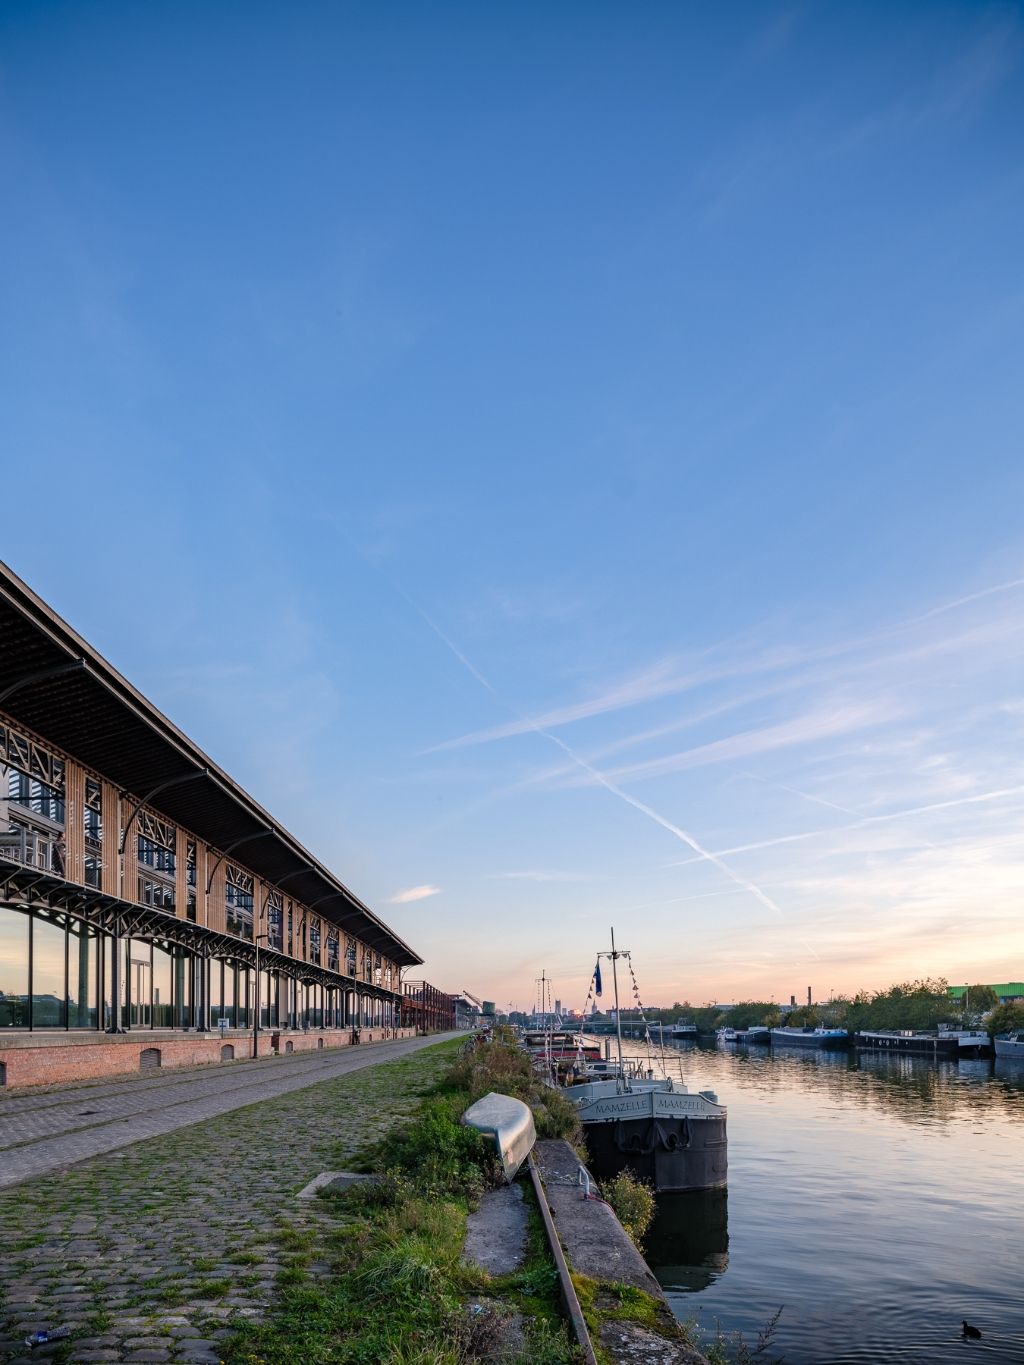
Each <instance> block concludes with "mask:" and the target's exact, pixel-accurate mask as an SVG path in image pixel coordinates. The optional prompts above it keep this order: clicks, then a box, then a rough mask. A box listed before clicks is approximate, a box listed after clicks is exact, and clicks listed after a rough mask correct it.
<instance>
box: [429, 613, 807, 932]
mask: <svg viewBox="0 0 1024 1365" xmlns="http://www.w3.org/2000/svg"><path fill="white" fill-rule="evenodd" d="M406 600H407V601H408V602H409V603H410V605H411V606H413V608H414V609H415V610H416V611H417V613H418V614H419V615H420V617H421V618H422V619H423V621H425V622H426V624H427V625H428V626H429V627H430V629H431V630H432V631H433V632H434V633H435V634H436V635H437V637H438V639H440V640H441V641H442V642H443V643H444V644H445V645H446V646H447V648H448V649H450V650H451V652H452V653H453V654H454V655H455V657H456V658H457V659H458V660H459V662H460V663H461V664H462V665H463V667H464V668H466V669H467V670H468V671H469V672H470V673H471V674H472V676H473V677H474V678H476V680H477V682H479V683H480V685H481V686H482V687H484V688H485V689H486V690H487V691H488V692H490V694H491V695H492V696H493V697H494V698H495V699H496V700H499V701H500V700H501V699H500V697H499V695H498V692H497V690H496V689H495V688H494V687H493V686H492V685H491V683H490V682H488V680H487V679H486V678H485V677H484V675H483V674H482V673H481V672H480V670H479V669H478V668H477V667H476V666H475V665H474V664H473V663H471V662H470V660H469V659H467V657H466V656H465V654H463V652H462V651H461V650H460V649H459V648H458V647H457V646H456V645H455V644H453V642H452V641H451V640H450V639H449V638H448V636H447V635H445V633H444V632H443V631H442V630H441V628H440V627H439V626H438V625H437V624H436V623H435V622H434V621H432V620H431V618H430V617H429V616H428V615H427V613H426V612H425V611H423V609H422V608H421V607H418V606H417V605H416V604H415V603H414V602H413V601H412V599H411V598H409V597H408V596H407V597H406ZM507 709H509V710H512V709H514V708H511V707H508V708H507ZM521 719H522V718H521ZM527 723H528V724H529V727H530V729H532V730H533V731H534V732H535V733H536V734H538V735H539V736H541V738H543V739H546V740H548V741H549V742H550V743H551V744H554V745H556V746H557V747H558V748H559V749H561V750H562V752H563V753H564V754H566V756H567V757H568V758H570V759H571V760H572V762H573V763H575V764H577V765H578V766H579V767H580V768H582V769H583V770H584V771H585V772H587V773H589V774H590V776H591V777H592V778H593V779H594V781H595V782H597V783H599V784H600V785H601V786H602V787H604V789H605V790H606V791H607V792H608V793H609V794H610V795H612V796H615V797H618V799H619V800H620V801H624V802H625V803H626V805H628V806H632V807H633V809H634V810H636V811H638V812H639V813H640V814H641V815H645V816H646V817H647V818H648V819H649V820H652V821H653V822H654V823H655V824H656V825H660V826H661V828H662V829H664V830H665V831H666V832H667V833H669V834H671V835H672V836H673V837H674V838H676V839H678V840H680V842H681V843H684V844H686V845H687V846H688V847H689V848H691V849H692V850H693V851H694V853H696V854H697V855H698V857H699V858H702V859H704V860H706V861H707V862H709V863H711V864H712V865H713V866H715V867H717V868H718V870H719V871H720V872H722V873H723V874H724V875H725V876H726V877H728V878H729V880H730V881H732V882H734V883H735V884H736V885H737V886H741V887H743V889H744V890H746V891H749V892H750V894H751V895H752V896H753V897H754V898H755V899H756V900H758V901H760V902H761V904H762V905H763V906H764V907H765V908H766V909H768V910H771V911H772V912H773V913H774V914H776V915H778V916H779V917H780V918H783V919H784V918H785V915H784V913H783V911H782V909H781V908H780V907H779V906H778V905H776V903H775V901H773V900H772V898H771V897H770V896H769V895H767V894H766V893H765V892H764V891H763V890H762V889H761V887H759V886H758V885H757V883H756V882H754V881H752V880H751V879H750V878H749V877H745V876H743V875H742V873H739V872H736V871H735V870H734V869H733V868H731V867H729V865H728V864H727V863H725V862H723V861H722V859H721V857H720V856H719V855H718V854H716V853H712V852H711V851H710V850H708V849H706V848H704V847H703V846H702V845H701V843H700V842H699V841H698V840H697V839H696V838H695V837H694V836H693V835H692V834H690V833H689V832H688V831H687V830H685V829H683V828H682V827H681V826H680V825H677V824H674V823H673V822H672V821H671V820H668V819H666V817H665V816H664V815H661V814H659V813H658V811H656V810H655V809H654V808H653V807H652V806H649V805H647V803H646V802H644V801H641V800H639V799H638V798H637V797H635V796H633V795H632V794H631V793H630V792H627V791H625V790H624V789H623V788H622V787H619V786H618V785H617V784H616V783H615V782H613V781H612V780H611V779H610V778H608V777H606V776H605V775H604V774H603V773H601V772H599V771H598V769H596V768H594V767H593V766H592V765H591V764H589V763H588V762H587V761H586V760H585V759H583V758H581V757H580V755H579V754H577V753H575V752H574V750H572V749H571V748H570V747H569V745H568V744H566V742H565V741H564V740H563V739H560V738H559V737H558V735H555V734H552V733H551V732H550V731H548V730H545V729H543V728H542V727H541V726H540V725H538V724H537V723H536V722H527ZM801 942H803V943H804V946H805V948H806V949H807V951H808V952H809V953H810V954H811V956H812V957H815V958H816V957H817V956H818V954H817V952H816V951H815V949H814V948H813V947H812V946H811V945H810V944H809V943H807V942H806V940H801Z"/></svg>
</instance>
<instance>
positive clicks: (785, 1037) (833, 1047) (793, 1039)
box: [772, 1029, 850, 1052]
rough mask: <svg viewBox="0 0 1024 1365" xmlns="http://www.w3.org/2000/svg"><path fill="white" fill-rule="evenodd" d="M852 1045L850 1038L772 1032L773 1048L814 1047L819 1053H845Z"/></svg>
mask: <svg viewBox="0 0 1024 1365" xmlns="http://www.w3.org/2000/svg"><path fill="white" fill-rule="evenodd" d="M849 1045H850V1043H849V1039H848V1038H823V1037H822V1036H821V1034H813V1033H786V1034H779V1033H778V1032H776V1030H774V1029H773V1030H772V1047H813V1048H817V1049H818V1051H819V1052H843V1051H845V1050H846V1048H848V1047H849Z"/></svg>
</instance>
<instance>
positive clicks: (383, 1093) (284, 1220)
mask: <svg viewBox="0 0 1024 1365" xmlns="http://www.w3.org/2000/svg"><path fill="white" fill-rule="evenodd" d="M434 1041H436V1040H435V1039H425V1040H403V1041H402V1042H398V1043H394V1044H385V1045H374V1047H373V1049H372V1050H371V1049H366V1051H362V1050H361V1049H353V1050H352V1051H351V1052H350V1051H348V1050H347V1049H346V1050H344V1051H342V1050H339V1051H335V1052H327V1053H319V1054H317V1053H306V1054H296V1055H295V1058H294V1059H293V1058H292V1057H289V1058H288V1060H287V1062H284V1061H283V1059H282V1061H281V1064H280V1066H279V1067H277V1068H273V1069H268V1067H267V1066H266V1064H265V1063H264V1062H262V1061H261V1062H243V1063H240V1064H239V1065H238V1066H237V1067H236V1068H232V1069H231V1072H230V1073H224V1072H222V1073H220V1076H219V1077H218V1075H217V1073H216V1072H215V1071H211V1070H209V1069H207V1070H204V1071H202V1072H199V1073H196V1072H188V1073H184V1074H182V1073H179V1074H177V1075H175V1073H174V1072H168V1073H167V1074H166V1075H165V1076H161V1077H158V1078H146V1079H145V1081H143V1082H139V1081H136V1080H135V1079H134V1078H133V1079H130V1080H128V1081H123V1082H117V1083H109V1084H108V1083H104V1084H103V1085H102V1086H97V1088H96V1090H97V1100H100V1099H102V1103H103V1107H104V1114H103V1115H102V1116H98V1117H102V1118H103V1122H102V1123H99V1122H97V1119H96V1118H93V1119H90V1123H92V1124H94V1125H95V1126H94V1127H91V1128H89V1129H88V1131H87V1132H86V1133H83V1132H81V1131H78V1130H76V1128H75V1116H76V1114H77V1112H78V1109H79V1107H90V1108H92V1107H99V1104H98V1103H97V1105H96V1106H94V1105H93V1103H92V1102H90V1104H89V1105H88V1106H83V1105H81V1096H80V1095H79V1096H78V1097H77V1098H74V1091H73V1089H71V1088H67V1087H65V1088H63V1089H60V1090H58V1089H52V1090H49V1091H48V1092H47V1094H46V1096H45V1099H46V1103H45V1104H42V1103H40V1096H38V1095H36V1094H31V1095H23V1096H18V1095H13V1096H8V1095H3V1094H0V1226H2V1227H3V1228H4V1235H5V1251H4V1255H3V1258H2V1262H0V1341H5V1342H6V1346H4V1345H0V1361H3V1362H4V1365H13V1359H24V1360H26V1361H28V1362H29V1365H39V1362H40V1361H41V1360H48V1359H50V1358H51V1353H49V1352H47V1351H46V1349H45V1348H39V1349H37V1350H36V1351H34V1352H33V1353H32V1355H31V1356H27V1355H26V1354H25V1351H24V1346H23V1342H24V1337H25V1336H26V1335H27V1334H28V1332H29V1331H35V1330H38V1329H39V1328H44V1327H56V1326H60V1325H71V1324H72V1323H74V1324H75V1325H76V1326H83V1327H85V1328H86V1329H88V1328H91V1327H92V1318H93V1315H94V1314H96V1313H100V1312H105V1313H107V1314H109V1315H110V1319H109V1323H105V1324H104V1331H103V1332H96V1331H95V1330H94V1331H93V1332H92V1334H91V1335H89V1336H86V1337H84V1338H82V1339H81V1343H80V1344H76V1346H75V1350H74V1354H73V1355H72V1357H71V1359H72V1360H73V1361H76V1362H77V1361H82V1362H83V1363H84V1362H86V1361H87V1360H97V1361H107V1360H111V1361H113V1360H121V1359H123V1358H124V1357H126V1356H127V1357H129V1358H130V1359H133V1360H137V1361H140V1362H141V1361H143V1360H152V1361H164V1360H168V1359H172V1358H173V1360H174V1362H175V1365H185V1362H194V1365H213V1363H214V1362H218V1361H219V1360H220V1355H219V1354H218V1349H219V1348H218V1342H219V1341H221V1340H223V1339H225V1338H226V1337H228V1336H229V1335H230V1334H231V1332H232V1330H233V1328H232V1326H231V1324H233V1323H239V1322H249V1321H253V1320H256V1319H258V1318H259V1317H261V1316H262V1315H263V1314H264V1313H265V1312H266V1311H267V1306H268V1305H269V1304H270V1303H272V1302H273V1301H274V1299H275V1297H276V1294H277V1289H276V1279H277V1276H278V1274H279V1272H280V1270H281V1268H282V1267H283V1266H285V1265H287V1264H288V1263H289V1257H288V1256H287V1255H286V1254H285V1252H284V1249H283V1247H282V1246H281V1245H280V1244H279V1243H278V1237H279V1234H280V1231H281V1230H282V1228H285V1227H290V1228H295V1229H299V1230H302V1231H303V1232H304V1233H306V1234H308V1235H309V1236H310V1237H312V1236H313V1235H314V1233H315V1230H316V1229H317V1228H320V1227H323V1226H325V1225H329V1224H330V1223H331V1221H332V1218H333V1215H331V1214H330V1213H328V1212H325V1211H321V1210H314V1211H312V1212H311V1211H310V1210H309V1209H303V1210H300V1209H299V1208H298V1207H297V1205H296V1201H295V1193H296V1192H297V1191H298V1190H300V1189H302V1188H303V1186H304V1185H306V1184H308V1183H309V1181H310V1180H312V1178H313V1177H314V1176H315V1175H316V1174H317V1173H318V1172H320V1171H323V1170H326V1169H334V1168H337V1167H338V1166H339V1165H343V1164H344V1161H345V1159H346V1158H347V1157H351V1155H352V1154H354V1152H355V1151H356V1149H357V1148H359V1147H360V1146H361V1145H363V1143H364V1142H365V1141H366V1140H367V1139H368V1138H370V1137H372V1136H373V1135H375V1134H376V1133H377V1132H379V1131H381V1130H382V1128H384V1127H386V1126H387V1125H388V1124H389V1123H391V1122H393V1121H395V1120H397V1119H400V1118H401V1117H402V1116H404V1114H407V1113H409V1112H410V1111H411V1109H412V1108H413V1107H414V1106H415V1105H416V1104H417V1103H418V1100H419V1095H418V1092H417V1085H416V1084H414V1085H413V1086H409V1085H405V1086H403V1087H401V1088H400V1089H399V1090H397V1091H396V1089H395V1087H394V1086H393V1085H391V1084H389V1083H388V1082H387V1078H386V1077H387V1073H381V1079H380V1080H379V1081H377V1080H376V1079H375V1077H374V1074H373V1070H372V1068H373V1065H374V1064H375V1063H376V1062H377V1061H385V1060H390V1059H392V1058H395V1057H403V1056H408V1055H409V1054H410V1053H411V1052H414V1051H416V1050H418V1049H419V1048H420V1047H422V1046H425V1045H429V1044H430V1043H433V1042H434ZM367 1068H370V1070H369V1071H368V1070H367ZM353 1071H359V1072H362V1073H363V1075H362V1077H361V1079H360V1078H357V1079H356V1080H354V1081H352V1080H349V1079H347V1078H348V1077H349V1076H350V1075H351V1073H353ZM238 1080H241V1081H243V1082H244V1086H239V1085H237V1084H236V1081H238ZM418 1082H419V1076H417V1084H418ZM69 1097H71V1098H70V1102H69ZM332 1106H333V1109H332ZM332 1113H333V1115H334V1121H333V1122H331V1121H328V1116H329V1115H331V1114H332ZM381 1114H383V1115H384V1117H383V1118H382V1117H381ZM62 1115H63V1116H64V1117H63V1119H62V1117H61V1116H62ZM62 1123H63V1127H62ZM175 1130H177V1131H175ZM104 1132H105V1133H106V1136H105V1138H104V1142H105V1143H106V1147H105V1148H100V1149H98V1148H97V1144H96V1139H97V1135H98V1134H102V1133H104ZM86 1139H87V1140H86ZM129 1143H131V1144H134V1145H126V1144H129ZM12 1144H13V1150H7V1148H8V1147H11V1146H12ZM254 1151H255V1152H259V1151H263V1152H267V1153H272V1154H273V1159H272V1161H268V1162H267V1163H265V1168H261V1169H260V1170H259V1171H258V1172H256V1173H255V1174H254V1173H253V1172H252V1171H251V1170H250V1168H249V1167H250V1163H249V1161H248V1160H247V1159H246V1157H245V1154H246V1153H251V1152H254ZM106 1152H110V1153H112V1154H110V1155H107V1154H105V1153H106ZM29 1157H32V1162H29V1160H28V1158H29ZM57 1157H59V1165H60V1166H62V1167H66V1169H59V1170H58V1169H56V1168H55V1167H54V1165H53V1162H54V1161H55V1160H56V1159H57ZM12 1161H18V1162H20V1163H21V1166H20V1168H19V1169H21V1170H22V1171H23V1172H24V1170H25V1169H26V1167H27V1166H28V1165H31V1164H32V1163H33V1162H34V1163H35V1165H36V1166H37V1167H38V1169H34V1170H32V1171H31V1172H30V1173H29V1175H28V1176H27V1177H26V1178H25V1183H23V1184H20V1185H19V1186H17V1187H16V1188H10V1189H4V1188H3V1185H4V1184H5V1182H6V1181H7V1179H8V1175H9V1171H10V1168H11V1163H12ZM43 1175H45V1179H41V1178H39V1177H40V1176H43ZM98 1209H102V1221H101V1219H100V1217H98V1216H96V1210H98ZM241 1210H244V1212H240V1211H241ZM11 1248H14V1250H13V1251H12V1250H11ZM242 1255H244V1257H245V1259H246V1260H248V1259H249V1257H250V1256H254V1257H257V1258H259V1259H258V1260H257V1261H256V1262H255V1263H254V1264H241V1263H239V1262H238V1260H237V1259H234V1258H236V1257H238V1256H242ZM196 1261H200V1262H201V1263H202V1264H205V1265H209V1266H212V1269H203V1270H199V1269H197V1268H196V1265H195V1262H196ZM211 1280H213V1281H226V1282H227V1286H228V1295H227V1297H226V1298H224V1299H216V1298H212V1299H211V1298H209V1297H203V1294H204V1292H205V1286H206V1284H207V1283H208V1282H209V1281H211ZM243 1281H244V1283H240V1282H243ZM218 1323H219V1324H220V1326H214V1324H218ZM143 1343H147V1344H145V1345H144V1344H143ZM149 1343H153V1344H149ZM64 1348H65V1350H66V1348H67V1343H66V1342H65V1343H64ZM56 1349H57V1345H56V1344H55V1347H54V1351H56ZM150 1352H152V1353H154V1354H147V1353H150ZM94 1353H95V1354H94Z"/></svg>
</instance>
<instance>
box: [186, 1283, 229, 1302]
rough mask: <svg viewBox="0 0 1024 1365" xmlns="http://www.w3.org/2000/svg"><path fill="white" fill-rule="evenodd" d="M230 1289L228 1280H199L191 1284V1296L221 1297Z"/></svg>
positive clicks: (199, 1297)
mask: <svg viewBox="0 0 1024 1365" xmlns="http://www.w3.org/2000/svg"><path fill="white" fill-rule="evenodd" d="M230 1289H231V1281H230V1280H200V1281H199V1282H198V1284H194V1285H193V1286H192V1297H193V1298H196V1299H222V1298H224V1296H225V1295H226V1294H227V1293H228V1292H229V1290H230Z"/></svg>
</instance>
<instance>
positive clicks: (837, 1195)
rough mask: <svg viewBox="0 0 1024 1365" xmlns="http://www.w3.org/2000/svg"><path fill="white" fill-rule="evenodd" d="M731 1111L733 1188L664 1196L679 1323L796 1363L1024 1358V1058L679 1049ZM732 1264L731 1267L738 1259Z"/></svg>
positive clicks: (659, 1242) (673, 1055)
mask: <svg viewBox="0 0 1024 1365" xmlns="http://www.w3.org/2000/svg"><path fill="white" fill-rule="evenodd" d="M666 1053H667V1054H669V1061H670V1063H671V1064H670V1067H669V1070H670V1074H673V1075H675V1074H677V1073H678V1071H679V1070H681V1073H682V1077H683V1079H685V1081H686V1083H687V1084H688V1085H689V1086H690V1088H691V1089H693V1090H698V1089H703V1088H710V1089H712V1090H715V1091H717V1093H718V1095H719V1097H720V1098H721V1100H722V1102H723V1103H724V1104H726V1105H727V1106H728V1110H729V1188H728V1193H726V1192H725V1191H709V1192H706V1193H704V1194H701V1195H697V1196H696V1197H694V1196H691V1195H677V1196H671V1197H661V1198H659V1201H658V1215H657V1218H656V1221H655V1224H654V1226H653V1228H652V1230H651V1233H650V1234H649V1238H648V1243H647V1257H648V1261H649V1263H650V1264H651V1266H652V1268H653V1269H654V1271H655V1274H656V1275H657V1276H658V1278H659V1280H660V1281H661V1282H662V1284H663V1285H664V1286H665V1289H666V1293H667V1294H668V1297H669V1301H670V1302H671V1304H672V1306H673V1308H674V1310H675V1311H676V1313H677V1314H678V1315H679V1317H680V1318H683V1319H686V1318H691V1317H695V1318H696V1319H697V1321H698V1323H699V1324H700V1325H701V1327H702V1329H703V1330H704V1331H706V1332H707V1333H708V1336H709V1338H710V1337H713V1333H714V1329H715V1324H716V1321H720V1322H721V1324H722V1327H723V1328H724V1329H725V1330H727V1331H733V1330H736V1329H740V1330H742V1331H743V1332H744V1333H745V1334H746V1336H747V1339H748V1341H753V1340H755V1339H756V1335H757V1332H758V1329H759V1328H761V1327H763V1326H764V1324H765V1323H766V1322H767V1320H768V1319H769V1318H770V1317H771V1316H772V1314H773V1313H774V1312H775V1311H776V1309H778V1307H779V1306H780V1305H781V1304H785V1312H784V1314H783V1317H782V1320H781V1323H780V1328H779V1333H778V1335H777V1337H776V1339H775V1341H774V1342H773V1348H774V1349H775V1353H776V1354H778V1355H782V1356H784V1357H785V1359H786V1361H787V1365H824V1362H828V1365H840V1363H841V1365H878V1363H879V1362H888V1361H892V1362H899V1365H959V1362H961V1361H962V1359H963V1352H964V1350H965V1345H964V1343H963V1341H962V1340H961V1339H960V1337H959V1335H958V1334H959V1328H960V1319H961V1318H967V1319H969V1320H970V1321H971V1322H977V1323H978V1325H979V1326H980V1327H982V1329H983V1330H984V1331H985V1338H984V1340H983V1341H982V1342H980V1343H970V1344H969V1345H970V1347H971V1348H974V1347H975V1346H976V1347H978V1349H977V1350H974V1354H975V1355H986V1356H987V1357H988V1358H989V1359H992V1360H999V1361H1006V1362H1010V1361H1020V1362H1024V1296H1022V1295H1021V1294H1020V1286H1019V1279H1020V1274H1019V1267H1020V1265H1021V1264H1022V1263H1024V1224H1022V1221H1021V1218H1020V1209H1021V1208H1022V1207H1024V1159H1022V1153H1024V1145H1022V1138H1024V1066H1022V1065H1020V1064H1019V1063H1017V1062H1016V1061H1012V1062H1011V1061H1009V1060H1007V1059H1003V1058H999V1059H996V1060H995V1061H994V1062H993V1061H992V1060H991V1059H974V1058H972V1059H965V1060H964V1061H962V1062H958V1061H956V1060H953V1061H939V1062H936V1061H933V1060H932V1059H930V1058H927V1057H912V1056H899V1055H894V1054H892V1053H870V1052H861V1053H856V1052H850V1053H842V1052H840V1053H828V1052H820V1053H819V1052H794V1051H791V1050H787V1051H786V1052H785V1053H783V1052H782V1051H781V1050H780V1051H779V1052H777V1053H775V1054H773V1053H771V1052H770V1051H768V1050H758V1051H756V1052H755V1051H754V1050H749V1051H747V1050H737V1049H732V1048H728V1049H726V1048H718V1049H715V1048H712V1049H707V1048H694V1047H688V1048H686V1049H685V1050H683V1049H677V1048H674V1047H672V1048H670V1047H669V1046H668V1045H666ZM726 1267H728V1268H727V1269H726Z"/></svg>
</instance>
